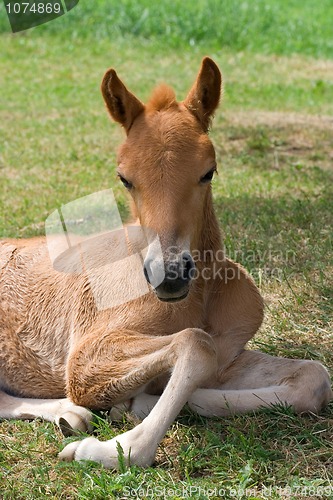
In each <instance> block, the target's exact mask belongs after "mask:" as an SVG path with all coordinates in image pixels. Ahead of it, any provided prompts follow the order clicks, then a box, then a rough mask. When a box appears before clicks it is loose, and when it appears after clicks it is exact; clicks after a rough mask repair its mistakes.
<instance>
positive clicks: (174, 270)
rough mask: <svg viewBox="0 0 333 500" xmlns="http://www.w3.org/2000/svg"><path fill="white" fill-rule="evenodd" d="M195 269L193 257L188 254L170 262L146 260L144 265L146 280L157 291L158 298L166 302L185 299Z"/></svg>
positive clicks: (185, 253)
mask: <svg viewBox="0 0 333 500" xmlns="http://www.w3.org/2000/svg"><path fill="white" fill-rule="evenodd" d="M194 269H195V265H194V262H193V259H192V256H191V254H190V253H188V252H183V253H181V254H180V255H179V256H177V258H176V259H175V258H174V259H172V260H170V261H164V260H162V259H152V258H146V260H145V261H144V265H143V270H144V274H145V277H146V280H147V281H148V283H150V284H151V286H152V287H153V288H154V289H155V292H156V295H157V297H158V298H159V299H160V300H162V301H165V302H177V301H179V300H182V299H185V297H186V296H187V294H188V292H189V286H190V282H191V280H192V278H193V275H194Z"/></svg>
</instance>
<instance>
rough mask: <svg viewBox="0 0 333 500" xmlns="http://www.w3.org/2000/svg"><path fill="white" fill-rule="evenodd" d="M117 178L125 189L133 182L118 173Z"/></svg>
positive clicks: (131, 185)
mask: <svg viewBox="0 0 333 500" xmlns="http://www.w3.org/2000/svg"><path fill="white" fill-rule="evenodd" d="M118 177H119V179H120V180H121V182H122V183H123V184H124V186H125V188H126V189H131V188H132V187H133V184H132V183H131V182H129V181H128V180H126V179H125V177H123V176H122V175H120V174H118Z"/></svg>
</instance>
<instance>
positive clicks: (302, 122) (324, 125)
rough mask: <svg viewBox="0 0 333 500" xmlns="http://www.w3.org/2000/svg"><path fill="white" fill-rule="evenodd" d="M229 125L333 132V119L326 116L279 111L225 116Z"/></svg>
mask: <svg viewBox="0 0 333 500" xmlns="http://www.w3.org/2000/svg"><path fill="white" fill-rule="evenodd" d="M224 116H225V118H226V120H227V121H228V123H230V124H232V125H236V126H243V127H255V126H258V125H262V126H266V127H278V128H285V127H286V126H288V125H293V126H295V125H296V126H301V127H302V128H313V127H314V128H319V129H322V130H331V131H333V117H332V116H326V115H307V114H302V113H284V112H279V111H237V112H234V111H233V112H226V113H225V114H224Z"/></svg>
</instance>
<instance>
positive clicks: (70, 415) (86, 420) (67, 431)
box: [56, 405, 93, 437]
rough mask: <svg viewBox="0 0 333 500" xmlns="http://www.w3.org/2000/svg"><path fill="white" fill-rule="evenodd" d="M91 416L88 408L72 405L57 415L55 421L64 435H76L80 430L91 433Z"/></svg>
mask: <svg viewBox="0 0 333 500" xmlns="http://www.w3.org/2000/svg"><path fill="white" fill-rule="evenodd" d="M92 420H93V416H92V413H91V412H90V411H89V410H86V408H83V407H81V406H74V405H73V408H71V409H69V410H68V411H66V412H64V413H62V414H61V415H59V416H58V417H57V419H56V423H57V425H58V427H59V428H60V430H61V432H62V433H63V435H64V436H66V437H67V436H73V435H77V434H79V433H80V432H87V433H91V432H92V431H93V426H92Z"/></svg>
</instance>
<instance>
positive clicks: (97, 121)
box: [0, 0, 333, 500]
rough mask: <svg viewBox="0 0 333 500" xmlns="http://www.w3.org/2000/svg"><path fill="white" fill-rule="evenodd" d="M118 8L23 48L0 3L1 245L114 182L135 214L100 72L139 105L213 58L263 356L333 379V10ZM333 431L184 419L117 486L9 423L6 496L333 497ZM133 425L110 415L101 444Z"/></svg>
mask: <svg viewBox="0 0 333 500" xmlns="http://www.w3.org/2000/svg"><path fill="white" fill-rule="evenodd" d="M92 5H93V7H92ZM107 5H109V4H107V3H106V2H102V1H99V2H94V3H93V4H92V3H90V4H88V3H87V2H85V3H84V2H83V1H81V2H80V4H79V6H78V7H76V8H75V9H74V10H73V11H72V13H71V14H68V15H67V16H65V17H64V18H62V19H58V20H56V21H54V22H52V23H49V24H48V25H44V26H41V27H39V28H36V29H34V30H31V31H27V32H25V33H21V34H18V35H15V36H13V35H10V34H9V33H8V24H7V21H6V19H5V17H4V12H3V8H2V10H1V7H0V30H1V31H2V32H3V34H2V35H1V45H2V58H1V61H0V74H1V75H2V84H1V107H0V134H1V138H2V141H1V143H0V174H1V183H0V193H1V196H0V214H1V217H0V234H1V235H2V236H10V237H27V236H32V235H35V234H42V233H43V230H44V226H43V223H44V220H45V218H46V217H47V216H48V215H49V213H50V212H51V211H53V210H54V209H55V208H56V207H57V206H58V205H60V204H62V203H67V202H69V201H72V200H74V199H76V198H78V197H81V196H84V195H86V194H90V193H92V192H94V191H98V190H101V189H104V188H109V187H110V186H112V187H114V191H115V193H116V196H117V198H118V200H119V203H120V206H121V209H122V213H123V215H125V214H126V206H125V205H126V203H125V196H124V193H123V189H122V188H121V187H120V186H119V185H118V184H117V183H115V173H114V165H115V150H116V148H117V146H118V145H119V144H120V143H121V141H122V137H123V136H122V133H121V131H120V130H119V129H118V128H117V127H116V126H113V125H112V124H110V122H109V120H108V117H107V115H106V113H105V111H104V109H103V108H104V106H103V103H102V99H101V97H100V93H99V89H98V87H99V84H100V80H101V77H102V75H103V72H104V71H105V69H106V68H107V67H109V66H110V65H112V66H114V67H115V68H116V69H117V71H118V72H119V74H120V75H121V76H122V77H123V78H124V79H125V81H126V83H127V84H128V86H129V87H130V88H131V89H132V90H133V91H134V92H135V93H136V94H137V95H138V96H139V97H140V98H142V99H146V98H147V96H148V95H149V92H150V90H151V88H152V87H153V86H154V85H155V84H157V83H158V82H160V81H162V80H165V81H167V82H168V83H170V84H172V85H173V87H174V88H175V89H176V92H177V95H178V96H179V98H180V99H181V98H182V97H184V95H185V93H186V91H187V89H188V88H189V86H190V85H191V83H192V81H193V78H194V76H195V74H196V72H197V70H198V67H199V64H200V59H201V57H202V56H203V55H206V54H209V55H211V56H212V57H213V58H214V59H215V60H216V61H217V62H218V64H219V65H220V67H221V68H222V70H223V74H224V82H225V94H224V103H223V106H222V107H221V109H220V111H219V112H218V113H217V116H216V119H215V122H214V128H213V130H212V133H211V135H212V138H213V141H214V143H215V145H216V150H217V155H218V162H219V176H218V177H217V178H216V179H215V180H214V197H215V205H216V209H217V213H218V216H219V219H220V222H221V226H222V227H223V229H224V236H225V245H226V249H227V251H228V254H229V255H230V256H231V257H234V258H235V259H236V260H237V261H239V262H241V263H242V264H243V265H245V266H246V267H247V269H248V270H249V271H250V272H251V273H252V274H253V276H254V277H255V279H256V281H257V283H258V286H259V287H260V289H261V291H262V293H263V294H264V296H265V300H266V319H265V322H264V325H263V327H262V329H261V331H260V332H259V334H258V336H257V337H256V340H255V341H253V342H252V346H253V347H255V348H260V349H262V350H263V351H265V352H268V353H270V354H274V355H281V356H290V357H295V358H312V359H318V360H320V361H322V362H323V363H324V364H325V365H326V366H327V367H328V368H329V370H330V372H331V373H332V371H333V357H332V316H333V315H332V313H333V297H332V279H333V267H332V261H333V244H332V231H331V227H332V222H333V220H332V219H333V217H332V213H333V193H332V186H333V170H332V160H333V157H332V150H333V139H332V137H333V134H332V132H333V125H332V120H331V118H330V116H331V115H332V112H333V104H332V103H333V61H332V56H333V51H332V39H331V34H330V30H331V26H330V17H332V16H331V15H330V12H331V10H332V5H331V2H328V1H323V2H314V1H313V0H307V1H306V2H303V3H302V6H300V4H299V2H296V1H292V0H290V1H284V2H280V4H279V6H278V4H277V3H276V2H273V1H267V2H261V1H258V0H255V1H253V2H251V3H249V2H248V3H247V4H245V3H237V2H230V1H229V2H221V6H220V4H218V3H217V2H209V0H207V1H203V0H201V1H199V2H197V3H193V2H186V1H183V2H181V3H180V2H178V1H175V2H173V4H172V7H171V3H170V2H169V3H166V2H165V3H155V4H152V3H150V2H148V0H146V1H145V2H140V3H139V2H136V3H135V2H133V1H126V2H118V3H117V5H116V4H115V5H114V6H113V7H112V9H110V8H109V7H108V6H107ZM282 5H283V8H282ZM157 6H158V7H157ZM157 8H158V11H157ZM212 12H213V14H214V15H212V14H211V13H212ZM180 13H181V15H180ZM208 13H209V14H210V15H208ZM254 14H255V15H254ZM140 19H141V21H140ZM139 21H140V22H139ZM332 423H333V406H332V405H330V406H329V408H328V409H326V410H325V411H324V412H323V413H322V415H320V416H319V417H318V416H314V415H310V416H294V415H293V414H292V413H291V412H290V410H289V409H285V408H281V407H275V408H274V409H272V410H270V411H265V412H262V413H257V414H255V415H251V416H243V417H235V418H227V419H223V420H209V419H204V418H201V417H198V416H195V415H193V414H191V413H190V412H189V411H188V410H187V409H185V410H184V411H183V412H182V414H181V415H180V416H179V418H178V419H177V422H176V423H175V424H174V425H173V426H172V428H171V429H170V431H169V432H168V434H167V436H166V438H165V439H164V440H163V442H162V444H161V446H160V447H159V450H158V455H157V458H156V464H155V466H154V467H151V468H148V469H147V470H140V469H138V468H136V467H132V468H131V469H129V470H124V471H122V472H121V473H120V474H115V473H113V472H112V471H106V470H103V469H102V468H101V467H99V466H97V465H96V464H91V463H74V464H73V463H71V464H63V463H59V462H58V460H57V453H58V452H59V450H60V449H61V448H62V445H63V442H64V441H63V438H62V436H61V435H60V433H59V431H58V430H57V429H56V428H55V427H54V426H53V425H52V424H48V423H43V422H40V421H35V422H33V423H27V422H17V421H10V422H2V423H1V424H0V497H1V498H4V499H15V500H16V499H35V498H44V497H49V498H56V499H65V498H66V499H68V498H79V499H104V498H124V497H126V496H127V497H133V498H135V497H137V498H149V496H150V497H151V498H157V497H158V496H162V497H164V498H190V497H191V498H198V499H199V498H208V497H209V498H218V497H219V496H220V497H221V496H222V497H224V498H273V499H275V498H276V499H279V498H281V499H284V498H287V497H288V494H289V492H291V494H290V498H307V497H311V498H313V497H314V498H332V497H333V477H332V465H333V464H332V442H333V440H332V438H333V434H332V427H333V426H332ZM132 425H133V422H132V420H131V418H130V417H128V418H126V419H125V420H124V422H123V423H121V424H117V425H114V424H112V425H109V424H108V423H107V422H106V421H105V419H104V418H102V419H100V420H99V421H98V425H97V428H96V433H97V435H99V436H100V437H101V438H102V439H106V438H109V437H113V436H115V435H117V434H119V433H120V432H122V431H124V430H126V429H129V428H131V426H132ZM67 441H68V440H67ZM157 487H159V488H160V490H159V492H160V493H161V494H159V492H158V491H157ZM246 488H248V491H247V492H244V494H243V493H242V490H245V489H246ZM221 489H224V490H225V491H224V494H223V495H222V493H221ZM219 491H220V492H219ZM150 493H151V495H150ZM315 495H316V496H315Z"/></svg>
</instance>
